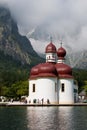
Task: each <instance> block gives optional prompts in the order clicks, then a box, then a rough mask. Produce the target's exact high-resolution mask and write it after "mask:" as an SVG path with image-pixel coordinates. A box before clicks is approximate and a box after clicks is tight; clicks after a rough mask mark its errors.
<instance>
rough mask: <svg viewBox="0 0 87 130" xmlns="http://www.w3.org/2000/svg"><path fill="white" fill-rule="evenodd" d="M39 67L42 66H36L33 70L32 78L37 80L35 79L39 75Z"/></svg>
mask: <svg viewBox="0 0 87 130" xmlns="http://www.w3.org/2000/svg"><path fill="white" fill-rule="evenodd" d="M39 66H40V64H39V65H36V66H34V67H33V68H32V69H31V72H30V78H35V77H37V75H38V70H39Z"/></svg>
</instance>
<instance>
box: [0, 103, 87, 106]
mask: <svg viewBox="0 0 87 130" xmlns="http://www.w3.org/2000/svg"><path fill="white" fill-rule="evenodd" d="M0 106H30V107H32V106H33V107H41V106H43V107H50V106H51V107H52V106H87V103H73V104H37V103H34V104H29V103H21V102H0Z"/></svg>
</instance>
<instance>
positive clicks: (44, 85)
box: [29, 77, 57, 103]
mask: <svg viewBox="0 0 87 130" xmlns="http://www.w3.org/2000/svg"><path fill="white" fill-rule="evenodd" d="M33 83H35V84H36V85H35V86H36V87H35V89H36V91H35V92H32V86H33ZM55 83H56V84H57V78H52V77H49V78H38V79H37V80H30V82H29V84H30V85H29V99H30V100H31V101H33V99H39V101H41V99H42V98H43V99H44V102H45V103H46V102H47V99H49V101H50V102H51V103H54V102H57V92H55Z"/></svg>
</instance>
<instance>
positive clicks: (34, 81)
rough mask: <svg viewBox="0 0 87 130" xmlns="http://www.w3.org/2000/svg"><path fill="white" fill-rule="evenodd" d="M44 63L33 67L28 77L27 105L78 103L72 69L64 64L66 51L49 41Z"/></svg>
mask: <svg viewBox="0 0 87 130" xmlns="http://www.w3.org/2000/svg"><path fill="white" fill-rule="evenodd" d="M45 54H46V62H45V63H40V64H38V65H36V66H34V67H33V68H32V69H31V71H30V77H29V96H28V102H29V103H32V104H33V103H38V104H41V103H42V104H49V103H50V104H73V103H75V102H77V101H78V85H77V82H76V81H75V79H74V77H73V75H72V68H71V67H70V66H69V65H67V64H66V63H65V56H66V50H65V49H64V48H63V47H62V44H61V46H60V47H59V48H58V49H57V48H56V46H55V45H54V44H53V42H52V41H51V42H50V43H49V44H48V45H47V46H46V48H45Z"/></svg>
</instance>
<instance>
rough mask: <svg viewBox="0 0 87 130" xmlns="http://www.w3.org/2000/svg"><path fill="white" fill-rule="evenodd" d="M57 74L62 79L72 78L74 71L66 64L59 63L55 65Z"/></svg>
mask: <svg viewBox="0 0 87 130" xmlns="http://www.w3.org/2000/svg"><path fill="white" fill-rule="evenodd" d="M55 67H56V70H57V73H58V75H59V77H60V78H72V77H73V76H72V69H71V67H70V66H68V65H66V64H64V63H57V64H56V65H55Z"/></svg>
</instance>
